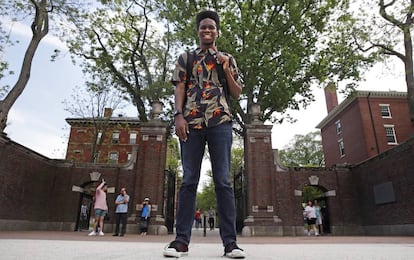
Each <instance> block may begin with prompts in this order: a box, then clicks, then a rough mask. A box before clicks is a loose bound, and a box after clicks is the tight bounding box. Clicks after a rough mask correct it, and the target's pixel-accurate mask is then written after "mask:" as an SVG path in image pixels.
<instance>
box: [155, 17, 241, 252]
mask: <svg viewBox="0 0 414 260" xmlns="http://www.w3.org/2000/svg"><path fill="white" fill-rule="evenodd" d="M196 25H197V35H198V39H199V47H198V48H197V49H195V50H194V51H192V52H185V53H182V54H181V55H180V56H179V57H178V59H177V62H176V67H175V69H174V72H173V78H172V83H173V84H174V85H175V92H174V93H175V94H174V96H175V113H174V122H175V132H176V134H177V136H178V138H179V139H180V148H181V149H180V150H181V162H182V167H183V180H182V184H181V188H180V191H179V197H178V209H177V219H176V237H175V240H174V241H172V242H171V243H170V244H168V245H167V246H166V247H165V248H164V251H163V254H164V256H166V257H180V256H184V255H187V254H188V245H189V243H190V239H191V228H192V225H193V222H194V212H195V206H196V205H195V204H196V193H197V186H198V183H199V180H200V169H201V162H202V160H203V155H204V151H205V146H206V144H207V145H208V149H209V154H210V160H211V165H212V173H213V181H214V186H215V191H216V198H217V212H218V216H219V218H220V236H221V240H222V243H223V246H224V256H226V257H230V258H244V257H245V253H244V252H243V250H242V249H240V248H239V247H238V246H237V243H236V208H235V202H234V193H233V188H232V186H231V181H230V160H231V146H232V141H233V135H232V113H231V111H230V109H231V104H230V97H232V98H234V99H238V97H239V95H240V93H241V91H242V85H241V81H240V75H239V70H238V68H237V65H236V61H235V59H234V58H233V56H231V55H230V54H228V53H224V52H221V51H219V50H218V49H217V46H216V39H217V37H218V36H219V29H220V18H219V16H218V14H217V13H216V12H215V11H210V10H209V11H202V12H200V13H198V14H197V16H196ZM187 65H188V66H187ZM187 70H188V73H187Z"/></svg>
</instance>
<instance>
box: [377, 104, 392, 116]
mask: <svg viewBox="0 0 414 260" xmlns="http://www.w3.org/2000/svg"><path fill="white" fill-rule="evenodd" d="M379 106H380V112H381V117H383V118H391V109H390V105H389V104H380V105H379Z"/></svg>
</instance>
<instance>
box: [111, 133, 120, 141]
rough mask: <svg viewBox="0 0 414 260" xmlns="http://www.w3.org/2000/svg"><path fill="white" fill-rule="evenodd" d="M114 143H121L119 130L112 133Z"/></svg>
mask: <svg viewBox="0 0 414 260" xmlns="http://www.w3.org/2000/svg"><path fill="white" fill-rule="evenodd" d="M112 143H113V144H117V143H119V132H113V133H112Z"/></svg>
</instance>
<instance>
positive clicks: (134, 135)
mask: <svg viewBox="0 0 414 260" xmlns="http://www.w3.org/2000/svg"><path fill="white" fill-rule="evenodd" d="M136 143H137V133H136V132H131V133H129V144H136Z"/></svg>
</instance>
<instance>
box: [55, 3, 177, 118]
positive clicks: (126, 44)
mask: <svg viewBox="0 0 414 260" xmlns="http://www.w3.org/2000/svg"><path fill="white" fill-rule="evenodd" d="M102 2H104V5H100V6H99V7H98V8H96V9H95V10H94V11H92V12H90V13H89V14H88V15H87V16H86V22H85V21H82V23H77V24H76V28H73V29H72V30H71V31H70V34H71V35H74V36H73V37H70V38H69V37H68V35H67V34H66V33H64V34H63V35H62V37H63V39H66V40H67V43H68V46H69V49H70V52H71V53H72V54H73V59H74V61H75V62H76V61H79V58H80V60H81V66H82V68H83V70H84V72H85V73H87V74H89V75H91V77H92V78H104V80H105V81H106V82H108V84H110V85H111V86H112V87H113V88H115V89H118V90H120V91H121V93H122V95H123V97H124V98H125V99H127V100H128V101H129V102H131V103H132V104H133V105H134V106H135V107H136V109H137V114H138V117H139V119H140V120H141V121H143V122H145V121H147V120H148V119H149V115H150V113H149V111H150V104H151V103H152V102H154V101H163V102H165V103H170V102H171V100H170V97H171V96H172V93H173V88H172V86H171V83H170V82H169V80H170V78H171V76H170V65H171V63H172V62H171V58H170V51H171V50H170V48H171V39H170V33H169V32H168V28H167V29H165V28H163V25H162V24H161V23H160V22H161V21H160V20H157V21H156V19H155V18H156V17H157V8H156V6H157V1H138V0H135V1H102Z"/></svg>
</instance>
